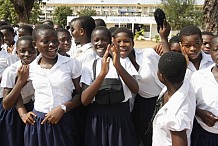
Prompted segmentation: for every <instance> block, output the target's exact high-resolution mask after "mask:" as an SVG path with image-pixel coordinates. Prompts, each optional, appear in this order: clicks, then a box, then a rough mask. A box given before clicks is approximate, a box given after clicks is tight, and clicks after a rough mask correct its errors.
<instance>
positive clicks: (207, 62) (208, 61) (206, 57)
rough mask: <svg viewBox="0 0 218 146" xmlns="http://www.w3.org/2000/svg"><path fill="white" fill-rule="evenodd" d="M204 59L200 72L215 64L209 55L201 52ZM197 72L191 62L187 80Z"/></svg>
mask: <svg viewBox="0 0 218 146" xmlns="http://www.w3.org/2000/svg"><path fill="white" fill-rule="evenodd" d="M201 54H202V59H201V62H200V66H199V70H200V69H204V68H207V67H209V66H210V65H212V64H214V62H213V60H212V59H211V56H210V55H208V54H205V53H204V52H203V51H201ZM195 71H197V69H196V68H195V66H194V64H193V63H192V62H189V64H188V68H187V70H186V78H188V79H190V78H191V76H192V74H193V73H194V72H195Z"/></svg>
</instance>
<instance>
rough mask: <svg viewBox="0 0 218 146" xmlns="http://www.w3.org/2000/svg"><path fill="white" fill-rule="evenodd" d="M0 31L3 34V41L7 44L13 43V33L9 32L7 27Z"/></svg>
mask: <svg viewBox="0 0 218 146" xmlns="http://www.w3.org/2000/svg"><path fill="white" fill-rule="evenodd" d="M1 32H2V33H3V35H4V43H6V44H7V45H8V46H11V45H14V33H11V32H10V31H8V30H7V29H2V30H1Z"/></svg>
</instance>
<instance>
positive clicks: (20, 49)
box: [16, 36, 37, 64]
mask: <svg viewBox="0 0 218 146" xmlns="http://www.w3.org/2000/svg"><path fill="white" fill-rule="evenodd" d="M16 49H17V55H18V56H19V58H20V60H21V62H22V64H30V63H31V62H32V61H33V60H34V59H35V58H36V56H37V50H36V49H35V48H34V46H33V39H32V36H22V37H20V38H19V39H18V40H17V43H16Z"/></svg>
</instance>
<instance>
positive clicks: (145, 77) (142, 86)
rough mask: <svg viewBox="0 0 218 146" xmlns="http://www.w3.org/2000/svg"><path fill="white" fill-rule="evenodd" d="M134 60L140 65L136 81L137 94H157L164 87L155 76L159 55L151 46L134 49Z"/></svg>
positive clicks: (145, 96)
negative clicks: (137, 86)
mask: <svg viewBox="0 0 218 146" xmlns="http://www.w3.org/2000/svg"><path fill="white" fill-rule="evenodd" d="M135 56H136V62H137V64H138V65H139V66H140V67H139V70H138V73H139V75H140V76H139V77H138V78H137V82H138V84H139V95H141V96H142V97H144V98H151V97H155V96H158V95H159V94H160V92H161V90H162V88H163V87H164V85H163V84H162V83H161V82H160V81H159V79H158V77H157V70H158V61H159V59H160V56H159V55H158V54H157V53H156V52H155V51H154V49H153V48H146V49H135Z"/></svg>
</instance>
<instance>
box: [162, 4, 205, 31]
mask: <svg viewBox="0 0 218 146" xmlns="http://www.w3.org/2000/svg"><path fill="white" fill-rule="evenodd" d="M161 1H162V8H163V10H164V12H165V14H166V17H167V20H168V22H169V23H170V25H171V26H172V29H173V30H180V29H181V28H183V27H184V26H187V25H191V24H193V25H196V26H199V27H201V22H202V14H203V11H202V9H201V8H199V7H196V5H195V4H196V3H195V0H161Z"/></svg>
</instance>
